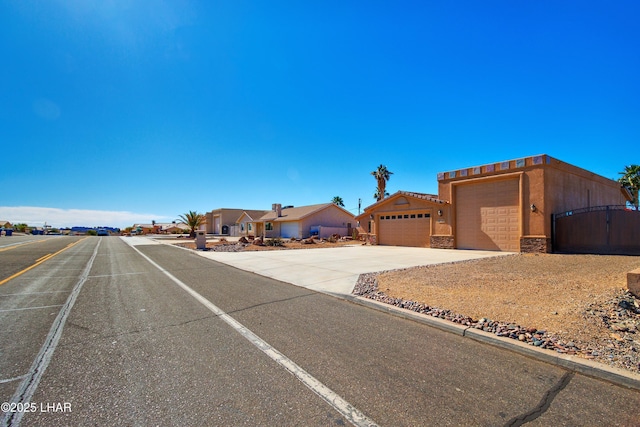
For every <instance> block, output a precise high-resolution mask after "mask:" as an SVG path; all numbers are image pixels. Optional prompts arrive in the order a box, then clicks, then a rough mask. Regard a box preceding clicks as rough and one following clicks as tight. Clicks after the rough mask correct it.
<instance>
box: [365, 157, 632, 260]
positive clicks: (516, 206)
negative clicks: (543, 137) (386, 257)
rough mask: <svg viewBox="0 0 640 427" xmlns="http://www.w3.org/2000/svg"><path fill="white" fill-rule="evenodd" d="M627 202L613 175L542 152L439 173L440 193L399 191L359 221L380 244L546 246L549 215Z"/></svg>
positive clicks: (534, 249)
mask: <svg viewBox="0 0 640 427" xmlns="http://www.w3.org/2000/svg"><path fill="white" fill-rule="evenodd" d="M625 202H626V199H625V197H624V195H623V193H621V191H620V184H619V183H618V182H617V181H613V180H611V179H607V178H604V177H602V176H599V175H596V174H594V173H592V172H589V171H587V170H584V169H581V168H579V167H576V166H573V165H570V164H568V163H564V162H562V161H560V160H556V159H554V158H552V157H550V156H547V155H539V156H532V157H526V158H520V159H516V160H509V161H504V162H498V163H490V164H487V165H482V166H475V167H470V168H464V169H459V170H456V171H450V172H442V173H439V174H438V196H435V195H428V194H422V193H410V192H405V191H400V192H398V193H395V194H393V195H392V196H390V197H388V198H386V199H383V200H381V201H379V202H377V203H375V204H373V205H371V206H369V207H367V208H365V211H364V213H362V214H361V215H359V216H358V217H356V220H358V221H359V223H360V228H361V229H363V230H364V231H365V232H367V233H370V241H371V242H372V243H377V244H382V245H385V244H388V245H403V246H430V247H432V248H458V249H483V250H498V251H513V252H551V251H552V250H553V248H552V221H553V220H552V215H553V214H558V213H562V212H565V211H570V210H572V209H579V208H586V207H594V206H604V205H624V204H625ZM420 214H422V217H421V218H419V217H418V215H420ZM412 215H415V217H413V216H412ZM394 217H395V218H394ZM427 218H428V219H427ZM420 220H422V222H421V221H420Z"/></svg>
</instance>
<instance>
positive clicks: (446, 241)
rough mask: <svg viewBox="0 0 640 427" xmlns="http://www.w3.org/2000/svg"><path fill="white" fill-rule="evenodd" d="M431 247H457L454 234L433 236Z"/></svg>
mask: <svg viewBox="0 0 640 427" xmlns="http://www.w3.org/2000/svg"><path fill="white" fill-rule="evenodd" d="M431 247H432V248H434V249H455V245H454V240H453V236H431Z"/></svg>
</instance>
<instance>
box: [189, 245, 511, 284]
mask: <svg viewBox="0 0 640 427" xmlns="http://www.w3.org/2000/svg"><path fill="white" fill-rule="evenodd" d="M197 253H198V255H201V256H203V257H206V258H210V259H213V260H215V261H219V262H222V263H225V264H228V265H232V266H234V267H237V268H239V269H242V270H246V271H251V272H254V273H257V274H260V275H261V276H266V277H271V278H274V279H277V280H280V281H283V282H287V283H292V284H294V285H297V286H302V287H305V288H308V289H313V290H315V291H319V292H324V293H330V294H338V295H345V294H351V292H352V291H353V288H354V286H355V284H356V281H357V280H358V277H359V276H360V274H363V273H373V272H379V271H385V270H396V269H401V268H407V267H415V266H419V265H431V264H442V263H447V262H455V261H465V260H470V259H478V258H488V257H496V256H504V255H511V253H509V252H494V251H471V250H456V249H430V248H407V247H400V246H363V245H354V246H343V247H339V248H318V249H290V250H275V251H248V252H212V251H211V252H210V251H198V252H197Z"/></svg>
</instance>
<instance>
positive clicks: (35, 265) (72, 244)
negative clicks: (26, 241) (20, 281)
mask: <svg viewBox="0 0 640 427" xmlns="http://www.w3.org/2000/svg"><path fill="white" fill-rule="evenodd" d="M86 238H87V237H85V238H84V239H86ZM84 239H80V240H78V241H77V242H73V243H70V244H68V245H67V246H66V247H64V248H62V249H60V250H59V251H58V252H55V253H53V254H49V255H45V256H43V257H42V258H40V259H38V260H37V261H36V262H35V263H34V264H32V265H30V266H29V267H27V268H25V269H24V270H22V271H18V272H17V273H16V274H14V275H12V276H9V277H7V278H6V279H3V280H0V286H2V285H4V284H5V283H7V282H8V281H10V280H13V279H15V278H16V277H18V276H21V275H23V274H24V273H26V272H27V271H29V270H31V269H32V268H35V267H37V266H39V265H40V264H42V263H43V262H45V261H46V260H48V259H51V258H53V257H54V256H56V255H58V254H60V253H62V252H64V251H66V250H67V249H69V248H71V247H73V246H75V245H77V244H78V243H80V242H82V241H83V240H84Z"/></svg>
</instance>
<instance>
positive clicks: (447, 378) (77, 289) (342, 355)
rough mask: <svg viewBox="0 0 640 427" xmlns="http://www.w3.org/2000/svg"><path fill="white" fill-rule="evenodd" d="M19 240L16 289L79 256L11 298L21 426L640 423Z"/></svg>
mask: <svg viewBox="0 0 640 427" xmlns="http://www.w3.org/2000/svg"><path fill="white" fill-rule="evenodd" d="M9 239H10V238H3V239H0V282H2V281H3V280H5V279H6V278H8V277H11V276H12V275H14V274H16V273H19V272H21V271H23V270H24V269H25V268H28V267H30V266H32V265H34V263H36V262H37V260H38V259H40V258H41V257H43V256H46V255H47V254H55V253H56V252H58V251H60V250H62V252H59V253H57V255H54V256H52V257H50V258H48V259H45V260H44V261H43V262H41V263H40V264H39V265H37V266H35V267H33V268H31V269H30V270H28V271H26V272H24V273H22V274H20V275H18V276H16V277H14V278H13V279H11V280H9V281H6V282H5V283H4V284H2V285H0V402H10V405H9V406H10V407H9V410H10V411H9V412H6V411H5V413H4V414H2V413H0V416H2V415H4V418H3V422H4V424H5V425H18V424H21V425H27V426H30V425H43V426H45V425H46V426H55V425H145V426H146V425H181V426H182V425H194V426H196V425H197V426H204V425H220V426H236V425H268V426H271V425H296V426H299V425H305V426H306V425H323V426H326V425H349V424H350V423H353V424H356V425H367V424H378V425H385V426H402V425H406V426H422V425H425V426H427V425H445V426H446V425H456V426H457V425H465V426H501V425H522V424H524V423H528V425H535V426H538V425H539V426H547V425H554V426H561V425H568V426H569V425H571V426H574V425H588V426H590V425H594V426H595V425H599V426H602V425H605V426H606V425H621V426H637V425H639V424H640V393H638V392H636V391H633V390H629V389H625V388H622V387H619V386H615V385H612V384H609V383H606V382H603V381H599V380H594V379H590V378H587V377H584V376H582V375H580V374H575V373H572V372H569V371H566V370H564V369H561V368H558V367H555V366H552V365H548V364H545V363H542V362H538V361H535V360H532V359H528V358H526V357H523V356H519V355H516V354H513V353H510V352H508V351H504V350H501V349H497V348H494V347H491V346H488V345H485V344H482V343H478V342H475V341H472V340H469V339H464V338H462V337H460V336H457V335H453V334H449V333H446V332H443V331H440V330H436V329H433V328H430V327H428V326H426V325H423V324H420V323H416V322H413V321H411V320H406V319H402V318H399V317H395V316H393V315H391V314H388V313H383V312H380V311H377V310H374V309H370V308H367V307H363V306H360V305H357V304H353V303H350V302H348V301H345V300H342V299H338V298H334V297H331V296H328V295H325V294H320V293H316V292H313V291H310V290H307V289H304V288H299V287H296V286H293V285H289V284H285V283H282V282H278V281H275V280H272V279H268V278H264V277H262V276H258V275H255V274H253V273H248V272H244V271H241V270H237V269H235V268H233V267H229V266H225V265H223V264H219V263H216V262H214V261H211V260H208V259H205V258H202V257H199V256H197V255H195V254H194V253H190V252H188V251H186V250H182V249H178V248H173V247H169V246H166V245H149V246H138V247H137V248H133V247H131V246H129V245H127V244H126V243H124V242H123V241H122V239H120V238H116V237H102V238H101V237H91V238H85V239H81V238H68V237H55V238H39V239H35V238H28V239H26V242H27V244H23V245H16V246H14V247H11V249H7V248H8V246H6V245H8V244H9V242H10V243H16V242H19V241H20V239H22V238H18V239H14V238H13V237H12V238H11V239H14V240H9ZM74 243H75V244H74ZM69 244H73V245H72V246H69V247H68V246H67V245H69ZM5 409H6V408H5ZM18 410H21V412H20V411H18Z"/></svg>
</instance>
